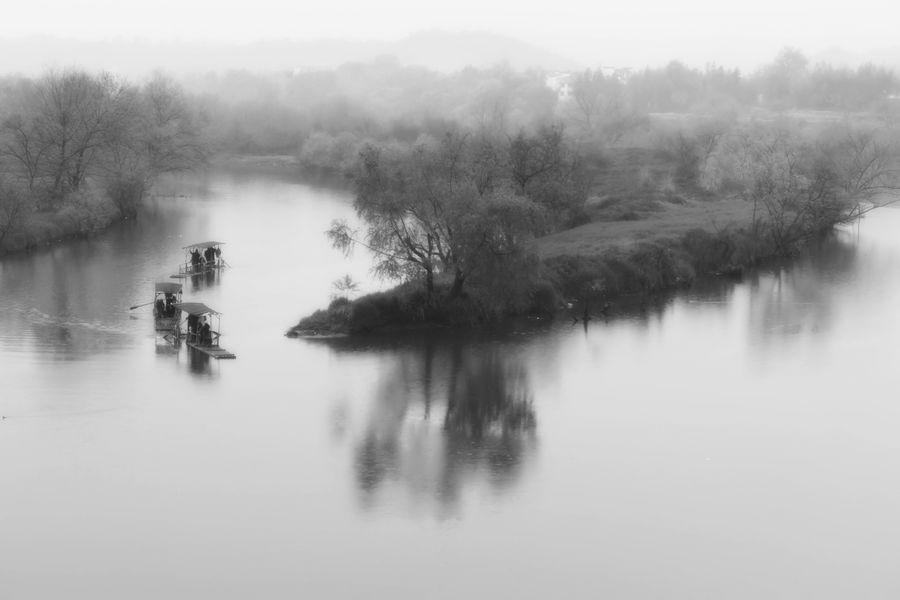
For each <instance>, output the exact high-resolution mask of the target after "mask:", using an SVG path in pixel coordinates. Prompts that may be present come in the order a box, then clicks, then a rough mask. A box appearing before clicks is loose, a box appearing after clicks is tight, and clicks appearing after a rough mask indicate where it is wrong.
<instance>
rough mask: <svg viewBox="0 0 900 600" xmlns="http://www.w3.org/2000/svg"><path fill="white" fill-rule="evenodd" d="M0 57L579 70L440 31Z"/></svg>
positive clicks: (52, 46)
mask: <svg viewBox="0 0 900 600" xmlns="http://www.w3.org/2000/svg"><path fill="white" fill-rule="evenodd" d="M0 56H3V61H2V67H0V68H2V70H3V73H4V74H9V73H23V74H27V75H33V74H36V73H40V72H41V71H43V70H45V69H47V68H51V67H68V66H73V65H77V66H80V67H84V68H87V69H91V70H95V69H96V70H101V69H104V70H108V71H112V72H115V73H121V74H124V75H128V76H132V77H141V76H143V75H146V74H147V73H150V72H152V71H153V70H155V69H163V70H165V71H169V72H172V73H176V74H185V73H195V72H201V71H210V70H216V71H218V70H226V69H248V70H254V71H277V70H285V69H298V68H299V69H303V68H316V67H321V68H329V67H335V66H337V65H340V64H343V63H346V62H354V61H363V62H368V61H370V60H372V59H374V58H377V57H386V56H390V57H394V58H395V59H396V60H397V61H398V62H400V63H401V64H409V65H420V66H424V67H428V68H431V69H435V70H439V71H453V70H458V69H461V68H463V67H465V66H467V65H472V66H475V67H488V66H493V65H496V64H498V63H507V64H509V65H510V66H511V67H513V68H515V69H526V68H530V67H538V68H543V69H548V70H567V69H573V68H578V66H579V65H578V64H577V63H576V62H575V61H573V60H570V59H567V58H565V57H562V56H559V55H558V54H554V53H552V52H550V51H548V50H545V49H543V48H540V47H538V46H535V45H533V44H529V43H527V42H523V41H521V40H517V39H514V38H509V37H505V36H500V35H494V34H490V33H478V32H473V33H450V32H445V31H429V32H422V33H416V34H414V35H410V36H408V37H405V38H403V39H400V40H398V41H343V40H317V41H293V40H273V41H260V42H254V43H249V44H228V43H205V42H191V41H172V42H151V41H146V40H121V39H119V40H109V41H100V42H95V41H80V40H68V39H61V38H54V37H43V36H35V37H28V38H23V39H0Z"/></svg>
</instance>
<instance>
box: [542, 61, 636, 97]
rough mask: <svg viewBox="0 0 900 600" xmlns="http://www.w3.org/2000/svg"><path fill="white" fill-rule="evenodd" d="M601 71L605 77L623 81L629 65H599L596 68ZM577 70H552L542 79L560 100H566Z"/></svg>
mask: <svg viewBox="0 0 900 600" xmlns="http://www.w3.org/2000/svg"><path fill="white" fill-rule="evenodd" d="M596 70H597V71H600V72H601V73H603V77H605V78H606V79H617V80H619V81H625V80H626V79H628V76H629V75H630V74H631V67H604V66H599V67H597V69H596ZM576 74H577V72H573V71H553V72H551V73H549V74H548V75H547V77H546V79H545V80H544V82H545V83H546V85H547V87H548V88H550V89H551V90H553V91H554V92H556V95H557V97H558V98H559V99H560V100H568V99H569V98H571V97H572V78H573V77H575V75H576Z"/></svg>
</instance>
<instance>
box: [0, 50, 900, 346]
mask: <svg viewBox="0 0 900 600" xmlns="http://www.w3.org/2000/svg"><path fill="white" fill-rule="evenodd" d="M898 90H900V85H898V80H897V78H896V77H895V75H894V74H893V72H892V71H890V70H888V69H885V68H880V67H876V66H873V65H863V66H860V67H858V68H853V69H851V68H835V67H831V66H829V65H827V64H810V63H809V61H808V60H807V59H806V57H805V56H804V55H803V54H802V53H800V52H799V51H797V50H794V49H790V48H788V49H785V50H783V51H782V52H781V53H779V54H778V55H777V56H776V57H775V58H774V60H772V61H771V62H770V63H769V64H767V65H765V66H763V67H762V68H760V69H758V70H757V71H755V72H753V73H749V74H744V73H741V72H739V71H737V70H729V69H727V68H724V67H719V66H709V67H707V68H705V69H702V70H700V69H692V68H688V67H686V66H684V65H682V64H680V63H678V62H672V63H670V64H668V65H667V66H665V67H662V68H646V69H643V70H639V71H630V70H610V69H603V68H597V69H587V70H584V71H576V72H547V71H542V70H525V71H517V70H514V69H512V68H511V67H509V66H506V65H498V66H496V67H493V68H484V69H477V68H473V67H469V68H465V69H462V70H459V71H455V72H451V73H440V72H437V71H431V70H428V69H425V68H422V67H412V66H402V65H400V64H399V63H398V62H397V61H395V60H392V59H390V58H382V59H378V60H375V61H373V62H368V63H348V64H344V65H342V66H340V67H338V68H335V69H329V70H302V71H298V72H273V73H261V72H248V71H227V72H222V73H215V72H210V73H208V74H204V75H200V76H196V77H190V78H183V79H182V80H178V79H175V78H173V77H170V76H166V75H164V74H156V75H154V76H152V77H150V78H148V79H146V80H145V81H136V82H132V81H128V80H126V79H124V78H121V77H118V76H116V75H115V74H110V73H90V72H86V71H83V70H79V69H63V70H53V71H48V72H46V73H45V74H43V75H42V76H40V77H36V78H33V79H32V78H26V77H17V76H6V77H5V78H4V79H3V80H2V81H0V244H2V247H3V249H4V250H5V251H11V250H19V249H24V248H29V247H33V246H36V245H39V244H44V243H48V242H52V241H53V240H56V239H60V238H64V237H67V236H72V235H83V234H86V233H89V232H92V231H96V230H99V229H102V228H103V227H106V226H108V225H110V224H111V223H113V222H116V221H118V220H121V219H139V218H140V209H141V203H142V200H143V198H144V197H145V195H146V194H147V193H148V192H149V191H150V190H151V189H152V188H153V185H154V182H155V181H156V180H157V179H158V178H159V177H160V176H163V175H165V174H167V173H172V172H179V171H185V170H191V169H199V168H204V166H205V165H207V164H210V163H211V162H212V163H216V162H223V161H224V162H228V161H232V162H235V161H237V162H240V161H245V162H246V161H252V160H253V157H269V159H270V162H271V161H274V164H276V165H278V168H281V169H286V170H292V171H294V172H296V173H298V174H300V175H302V176H303V177H307V178H310V179H312V180H315V181H319V182H324V183H325V184H327V185H333V186H340V187H349V188H350V189H352V190H353V193H354V194H355V204H354V206H355V209H356V212H357V214H358V216H359V217H360V218H361V220H362V225H361V226H356V227H354V226H351V225H350V224H348V223H347V222H345V221H335V222H334V223H333V225H332V227H331V228H330V229H329V231H328V232H327V235H328V236H329V238H330V239H331V241H332V243H333V244H334V246H335V247H336V248H338V249H341V250H343V251H345V252H351V251H353V249H354V248H355V247H357V246H359V247H364V248H366V249H368V250H369V251H370V252H371V253H372V255H373V258H374V263H373V269H374V270H375V272H376V273H377V274H378V275H379V276H381V277H383V278H384V279H385V280H386V281H389V282H391V281H392V282H395V283H396V284H398V285H399V287H397V288H396V289H394V290H392V291H386V292H379V293H374V294H369V295H366V296H363V297H360V298H351V297H350V296H352V294H348V293H342V294H338V295H336V297H335V298H334V300H333V302H332V304H331V306H330V307H329V309H328V310H323V311H319V312H318V313H316V314H315V315H311V316H310V317H309V318H307V319H304V321H302V322H301V323H300V324H299V325H298V326H297V327H296V328H295V330H294V332H295V333H297V332H300V333H303V332H307V333H309V332H313V333H318V332H326V331H330V332H334V331H340V332H347V331H351V332H352V331H357V332H359V331H370V330H373V329H376V328H379V327H384V326H403V325H409V324H412V323H421V322H432V323H441V324H456V325H472V324H475V323H483V322H489V321H494V320H496V319H498V318H500V317H503V316H506V315H511V314H529V313H531V314H546V315H552V314H553V313H554V312H555V311H557V310H558V309H559V308H560V307H563V306H566V305H570V304H571V303H572V302H582V303H585V304H589V303H590V302H591V301H594V300H602V299H603V298H604V297H611V296H613V295H619V294H623V293H630V292H652V291H657V290H662V289H667V288H671V287H675V286H679V285H682V284H685V283H688V282H690V281H693V280H694V279H695V278H696V277H697V276H701V275H709V274H716V273H732V272H737V271H740V270H742V269H745V268H747V267H750V266H752V265H754V264H757V263H758V262H759V261H762V260H766V259H771V258H773V257H778V256H788V255H790V254H791V253H792V252H795V251H797V250H798V248H800V247H802V245H803V244H805V243H807V242H808V241H809V240H811V239H814V238H816V237H819V236H821V235H824V234H827V232H829V231H831V230H832V228H833V227H834V226H835V225H838V224H841V223H847V222H851V221H853V220H855V219H858V218H860V217H861V216H862V215H863V214H865V213H866V212H868V211H869V210H871V209H872V208H874V207H877V206H880V205H883V204H885V203H889V202H891V201H892V200H893V196H892V195H891V191H892V190H894V189H895V188H896V185H897V179H896V177H895V175H896V168H897V158H898V156H897V151H898V143H900V138H898V119H900V99H898V96H897V92H898ZM698 207H700V208H701V209H702V212H698ZM697 215H702V217H698V216H697ZM710 215H713V217H712V218H711V217H710ZM646 219H653V221H652V222H653V225H648V228H649V231H647V232H646V233H645V234H643V235H642V236H641V238H640V239H639V240H637V241H635V240H634V239H632V238H633V233H629V232H631V230H630V229H629V230H627V231H623V230H621V227H620V226H621V225H623V224H625V225H629V224H632V223H633V222H635V221H642V220H646ZM629 236H632V237H629ZM338 275H340V274H339V273H336V274H335V276H338ZM347 279H348V280H347V281H345V291H346V290H350V289H353V282H352V280H350V279H349V278H347ZM587 314H588V309H587V308H585V315H587Z"/></svg>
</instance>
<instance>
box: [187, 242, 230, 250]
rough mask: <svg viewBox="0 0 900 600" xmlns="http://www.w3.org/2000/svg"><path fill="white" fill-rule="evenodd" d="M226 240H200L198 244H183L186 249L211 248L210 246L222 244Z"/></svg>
mask: <svg viewBox="0 0 900 600" xmlns="http://www.w3.org/2000/svg"><path fill="white" fill-rule="evenodd" d="M224 243H225V242H198V243H196V244H191V245H190V246H183V249H184V250H199V249H201V248H209V247H210V246H213V247H215V246H221V245H222V244H224Z"/></svg>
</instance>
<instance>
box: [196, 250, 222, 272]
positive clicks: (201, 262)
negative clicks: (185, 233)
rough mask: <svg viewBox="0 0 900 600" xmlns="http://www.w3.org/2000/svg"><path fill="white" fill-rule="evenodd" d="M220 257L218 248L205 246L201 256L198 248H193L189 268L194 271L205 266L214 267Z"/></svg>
mask: <svg viewBox="0 0 900 600" xmlns="http://www.w3.org/2000/svg"><path fill="white" fill-rule="evenodd" d="M221 256H222V249H221V248H219V247H214V246H207V247H206V250H204V251H203V253H202V254H201V253H200V249H199V248H193V249H192V250H191V267H193V269H194V270H195V271H196V270H199V269H203V268H204V267H207V266H214V265H216V264H217V262H218V260H219V257H221Z"/></svg>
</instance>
